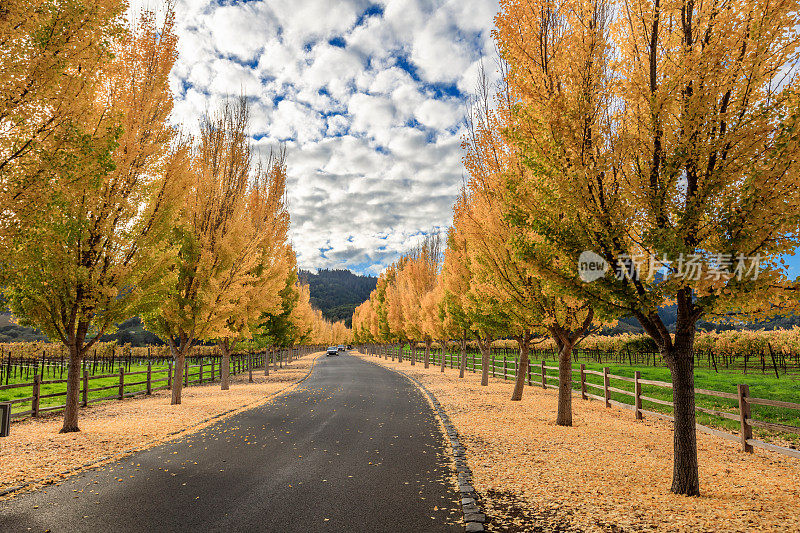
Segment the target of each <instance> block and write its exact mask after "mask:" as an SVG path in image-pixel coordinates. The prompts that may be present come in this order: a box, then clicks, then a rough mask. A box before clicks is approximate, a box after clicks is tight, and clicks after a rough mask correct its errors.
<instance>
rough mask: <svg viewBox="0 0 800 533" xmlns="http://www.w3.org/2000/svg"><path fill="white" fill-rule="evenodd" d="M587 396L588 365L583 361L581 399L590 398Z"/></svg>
mask: <svg viewBox="0 0 800 533" xmlns="http://www.w3.org/2000/svg"><path fill="white" fill-rule="evenodd" d="M588 399H589V398H588V397H587V396H586V365H585V364H584V363H581V400H588Z"/></svg>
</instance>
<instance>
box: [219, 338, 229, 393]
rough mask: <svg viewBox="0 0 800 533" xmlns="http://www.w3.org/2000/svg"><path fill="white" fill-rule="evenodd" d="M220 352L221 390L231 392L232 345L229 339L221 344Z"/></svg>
mask: <svg viewBox="0 0 800 533" xmlns="http://www.w3.org/2000/svg"><path fill="white" fill-rule="evenodd" d="M219 347H220V350H221V351H222V366H221V367H220V373H219V379H220V388H221V390H230V388H231V345H230V343H229V342H228V339H225V340H223V341H222V342H221V343H219Z"/></svg>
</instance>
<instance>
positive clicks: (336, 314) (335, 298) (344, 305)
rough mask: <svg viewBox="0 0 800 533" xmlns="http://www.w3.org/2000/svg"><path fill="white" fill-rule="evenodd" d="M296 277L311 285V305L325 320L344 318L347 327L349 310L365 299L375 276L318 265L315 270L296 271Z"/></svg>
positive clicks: (350, 317) (351, 315)
mask: <svg viewBox="0 0 800 533" xmlns="http://www.w3.org/2000/svg"><path fill="white" fill-rule="evenodd" d="M300 280H301V282H303V283H308V286H309V288H310V289H311V305H313V306H314V307H316V308H317V309H319V310H320V311H322V314H323V316H324V317H325V318H327V319H328V320H344V321H345V324H346V325H347V327H350V325H351V322H352V320H353V310H354V309H355V308H356V307H357V306H358V305H359V304H361V303H362V302H365V301H367V300H368V299H369V293H370V292H372V290H373V289H374V288H375V284H376V283H377V282H378V279H377V278H374V277H372V276H360V275H358V274H353V273H352V272H350V271H349V270H327V269H321V270H319V271H318V272H317V273H316V274H314V273H312V272H309V271H307V270H301V271H300Z"/></svg>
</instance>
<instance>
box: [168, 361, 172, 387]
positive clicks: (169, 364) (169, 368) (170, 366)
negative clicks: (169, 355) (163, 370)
mask: <svg viewBox="0 0 800 533" xmlns="http://www.w3.org/2000/svg"><path fill="white" fill-rule="evenodd" d="M167 388H168V389H171V388H172V361H169V363H168V364H167Z"/></svg>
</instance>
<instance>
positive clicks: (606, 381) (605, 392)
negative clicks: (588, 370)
mask: <svg viewBox="0 0 800 533" xmlns="http://www.w3.org/2000/svg"><path fill="white" fill-rule="evenodd" d="M608 371H609V368H608V367H607V366H604V367H603V396H604V397H605V400H606V407H611V402H610V401H609V400H611V392H610V391H609V390H608V386H609V384H610V383H609V382H610V378H609V377H608Z"/></svg>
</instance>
